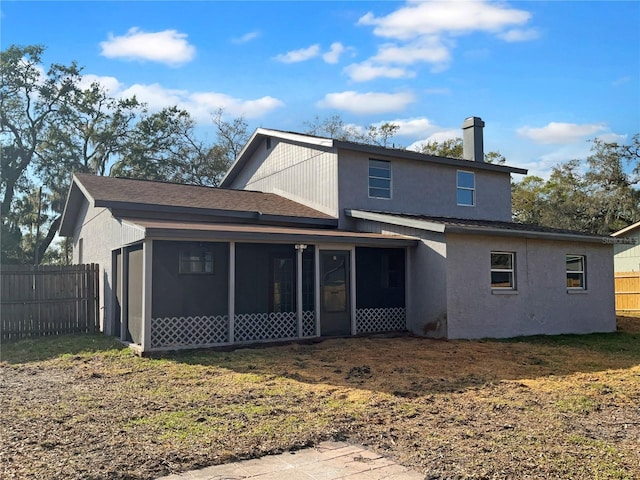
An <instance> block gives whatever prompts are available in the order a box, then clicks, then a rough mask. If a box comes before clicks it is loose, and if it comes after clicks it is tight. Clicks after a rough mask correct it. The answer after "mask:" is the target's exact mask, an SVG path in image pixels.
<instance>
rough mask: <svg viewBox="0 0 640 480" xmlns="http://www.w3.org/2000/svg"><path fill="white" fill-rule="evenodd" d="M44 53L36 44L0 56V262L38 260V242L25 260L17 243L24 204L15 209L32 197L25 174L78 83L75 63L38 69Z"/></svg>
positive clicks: (33, 165) (30, 170) (31, 170)
mask: <svg viewBox="0 0 640 480" xmlns="http://www.w3.org/2000/svg"><path fill="white" fill-rule="evenodd" d="M43 52H44V47H42V46H40V45H35V46H28V47H18V46H10V47H9V48H8V49H7V50H5V51H4V52H2V55H1V56H0V74H1V84H0V140H1V142H2V181H1V185H0V195H1V196H2V203H1V204H0V215H2V232H3V234H5V233H6V234H8V235H7V236H5V235H3V241H2V261H3V262H7V261H26V260H27V259H28V258H31V259H33V260H34V261H37V258H38V252H36V251H35V250H33V247H35V245H36V244H37V243H38V239H37V238H36V239H35V242H33V246H32V253H31V254H30V255H29V254H27V253H26V252H25V249H24V248H23V247H22V245H21V244H20V242H21V240H22V227H23V224H22V219H21V217H20V215H22V214H24V213H25V212H24V208H26V207H27V205H28V203H25V202H23V205H21V206H20V207H19V208H14V207H16V199H17V198H20V197H21V196H22V195H26V196H29V195H33V192H34V187H35V183H34V180H33V179H32V176H30V175H28V173H34V171H35V170H36V168H37V165H36V164H37V163H38V162H40V164H42V160H43V158H42V150H41V147H42V145H43V144H44V143H45V142H46V139H47V136H48V135H49V126H50V125H51V124H52V123H55V122H57V120H58V119H59V118H60V115H61V111H63V110H64V109H65V108H66V106H67V105H68V104H69V103H70V102H71V101H72V98H73V96H74V94H75V93H76V92H77V85H78V82H79V80H80V69H79V68H78V66H77V65H76V64H75V63H72V64H71V65H68V66H65V65H58V64H54V65H52V66H51V67H50V68H49V70H48V71H47V72H46V73H45V72H44V71H43V69H42V67H41V66H40V64H41V58H42V53H43ZM17 211H20V213H17ZM31 213H33V212H31ZM38 221H39V220H38ZM38 227H40V225H38ZM38 231H39V228H38ZM5 242H6V243H5ZM16 242H17V243H16ZM5 247H6V248H5ZM45 248H46V247H45ZM40 258H41V256H40Z"/></svg>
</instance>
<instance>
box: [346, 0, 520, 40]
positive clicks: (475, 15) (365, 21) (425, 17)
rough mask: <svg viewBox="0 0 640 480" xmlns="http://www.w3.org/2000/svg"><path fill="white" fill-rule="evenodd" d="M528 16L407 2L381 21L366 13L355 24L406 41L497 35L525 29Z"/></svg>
mask: <svg viewBox="0 0 640 480" xmlns="http://www.w3.org/2000/svg"><path fill="white" fill-rule="evenodd" d="M530 19H531V14H530V13H529V12H527V11H524V10H517V9H513V8H509V7H507V6H505V5H502V4H491V3H488V2H486V1H474V2H442V1H439V0H435V1H425V2H423V1H410V2H408V3H407V5H406V6H404V7H402V8H400V9H398V10H396V11H395V12H393V13H390V14H389V15H386V16H384V17H375V16H374V15H373V13H371V12H369V13H367V14H366V15H364V16H363V17H361V18H360V20H359V21H358V24H359V25H371V26H373V27H374V33H375V34H376V35H378V36H381V37H387V38H396V39H400V40H409V39H412V38H416V37H419V36H422V35H433V34H441V33H450V34H461V33H470V32H474V31H485V32H490V33H499V32H501V31H503V30H504V29H506V28H509V27H512V26H514V25H524V24H526V23H527V22H528V21H529V20H530Z"/></svg>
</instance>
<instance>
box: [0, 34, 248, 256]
mask: <svg viewBox="0 0 640 480" xmlns="http://www.w3.org/2000/svg"><path fill="white" fill-rule="evenodd" d="M43 52H44V47H42V46H27V47H19V46H11V47H9V48H8V49H7V50H5V51H4V52H2V55H1V56H0V74H1V85H0V142H1V146H2V156H1V158H2V165H1V166H2V183H1V188H0V196H1V197H2V204H1V207H0V213H1V215H2V232H1V234H2V258H1V260H2V262H3V263H38V262H40V261H42V260H43V259H48V260H49V261H63V259H64V258H66V255H58V257H57V258H56V256H55V255H53V254H52V253H51V252H49V253H47V249H48V247H49V245H51V243H52V242H53V240H54V238H55V235H56V233H57V230H58V227H59V224H60V220H61V214H62V210H63V208H64V202H65V199H66V194H67V191H68V188H69V183H70V180H71V175H72V173H73V172H84V173H93V174H96V175H109V174H111V175H116V174H117V175H126V176H130V177H135V178H147V179H157V180H166V181H174V182H175V181H181V182H186V183H195V184H200V185H217V184H218V183H219V181H220V179H221V177H222V175H223V174H224V172H225V171H226V169H227V167H228V165H229V164H230V162H231V161H232V160H233V159H234V157H235V154H236V153H237V152H238V151H239V149H240V148H241V147H242V144H244V141H245V139H246V137H247V134H246V123H245V122H244V120H243V119H242V118H240V119H236V120H234V121H231V122H227V121H224V120H223V119H222V112H218V114H217V115H216V116H214V125H215V126H216V128H217V133H218V143H216V144H214V145H207V144H205V143H204V142H201V141H199V140H196V136H195V134H194V122H193V119H192V118H191V116H190V115H189V114H188V113H187V112H186V111H183V110H180V109H178V108H177V107H170V108H166V109H164V110H162V111H160V112H157V113H153V114H150V113H149V112H148V111H147V110H146V108H145V105H144V104H141V103H140V102H138V101H137V100H136V99H135V98H128V99H117V98H113V97H112V96H110V95H109V94H108V92H106V91H105V89H104V88H103V87H102V86H101V85H99V84H97V83H94V84H92V85H90V86H88V87H86V88H85V87H83V86H82V77H81V69H80V68H79V67H78V66H77V65H76V64H75V63H72V64H70V65H68V66H65V65H58V64H54V65H52V66H51V67H50V68H49V69H48V70H45V69H44V68H43V67H42V55H43ZM56 245H58V244H56Z"/></svg>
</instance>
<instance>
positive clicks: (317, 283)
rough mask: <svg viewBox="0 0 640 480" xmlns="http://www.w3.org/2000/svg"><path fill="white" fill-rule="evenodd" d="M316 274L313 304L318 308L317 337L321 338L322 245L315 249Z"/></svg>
mask: <svg viewBox="0 0 640 480" xmlns="http://www.w3.org/2000/svg"><path fill="white" fill-rule="evenodd" d="M313 251H314V260H313V262H314V264H315V268H314V273H315V277H316V278H315V281H314V290H315V291H314V296H315V299H314V302H313V304H314V305H315V307H316V315H315V317H316V337H319V336H320V334H321V332H320V245H317V244H316V248H314V250H313Z"/></svg>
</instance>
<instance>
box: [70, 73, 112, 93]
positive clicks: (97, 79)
mask: <svg viewBox="0 0 640 480" xmlns="http://www.w3.org/2000/svg"><path fill="white" fill-rule="evenodd" d="M93 83H99V84H100V85H102V87H103V88H104V89H105V91H106V92H107V93H109V94H111V95H116V94H117V93H118V92H119V91H120V89H121V88H122V83H120V81H119V80H118V79H117V78H116V77H109V76H99V75H93V74H91V73H89V74H87V75H83V76H82V78H81V79H80V88H82V89H87V88H89V87H90V86H91V85H92V84H93Z"/></svg>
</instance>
